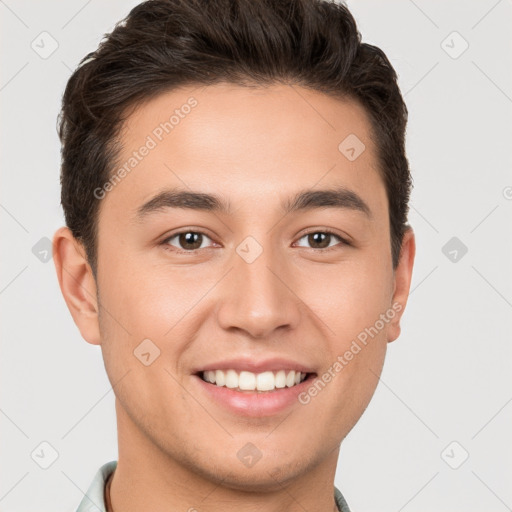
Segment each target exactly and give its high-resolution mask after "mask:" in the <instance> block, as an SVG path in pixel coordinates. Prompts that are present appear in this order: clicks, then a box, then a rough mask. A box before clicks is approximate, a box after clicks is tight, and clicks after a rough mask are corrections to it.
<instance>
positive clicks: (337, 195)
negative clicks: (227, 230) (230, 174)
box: [135, 187, 372, 222]
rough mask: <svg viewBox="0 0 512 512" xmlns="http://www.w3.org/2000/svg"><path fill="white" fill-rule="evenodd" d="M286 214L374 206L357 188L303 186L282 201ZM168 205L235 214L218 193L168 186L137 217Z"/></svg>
mask: <svg viewBox="0 0 512 512" xmlns="http://www.w3.org/2000/svg"><path fill="white" fill-rule="evenodd" d="M281 207H282V209H283V211H284V213H285V214H289V213H293V212H298V211H308V210H313V209H321V208H340V209H347V210H353V211H358V212H361V213H363V214H364V215H365V216H367V217H368V218H371V217H372V213H371V210H370V207H369V206H368V205H367V204H366V203H365V202H364V201H363V199H362V198H361V197H360V196H359V195H358V194H356V193H355V192H354V191H352V190H349V189H347V188H345V187H336V188H331V189H326V190H312V189H308V190H302V191H300V192H298V193H297V194H295V196H293V197H292V198H291V199H288V200H287V201H285V202H284V203H282V204H281ZM168 208H185V209H190V210H201V211H209V212H218V213H223V214H226V215H231V213H232V208H231V204H230V203H229V201H227V200H225V199H223V198H222V197H220V196H217V195H215V194H206V193H203V192H195V191H187V190H179V189H166V190H163V191H161V192H159V193H158V194H157V195H155V196H154V197H153V198H151V199H150V200H149V201H147V202H145V203H144V204H143V205H142V206H140V207H139V208H138V209H137V212H136V215H135V218H136V219H137V220H138V221H140V222H142V221H143V220H144V219H145V218H146V217H148V216H149V215H151V214H153V213H158V212H162V211H165V210H166V209H168Z"/></svg>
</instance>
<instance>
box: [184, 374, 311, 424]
mask: <svg viewBox="0 0 512 512" xmlns="http://www.w3.org/2000/svg"><path fill="white" fill-rule="evenodd" d="M192 377H193V378H194V379H195V380H196V381H197V382H198V383H199V385H200V386H201V388H202V389H204V391H205V392H206V393H207V394H208V396H210V397H211V398H212V399H213V400H214V401H215V402H216V403H218V404H219V405H221V406H222V407H225V408H227V409H229V410H230V411H232V412H234V413H236V414H240V415H243V416H250V417H262V416H272V415H274V414H278V413H280V412H282V411H285V410H286V409H288V408H289V407H291V406H292V405H293V404H294V403H299V399H298V395H299V394H300V393H301V392H303V391H305V390H306V389H307V388H308V387H309V386H310V385H311V381H312V379H313V378H314V374H309V375H308V377H307V378H306V380H304V381H302V382H301V383H300V384H296V385H295V386H292V387H291V388H288V387H286V388H279V389H274V390H273V391H263V392H257V391H235V390H233V389H230V388H227V387H225V386H222V387H221V386H216V385H215V384H211V383H210V382H205V381H204V380H203V379H201V377H199V375H193V376H192Z"/></svg>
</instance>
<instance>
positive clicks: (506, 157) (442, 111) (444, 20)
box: [0, 0, 512, 512]
mask: <svg viewBox="0 0 512 512" xmlns="http://www.w3.org/2000/svg"><path fill="white" fill-rule="evenodd" d="M136 3H138V2H136V1H121V0H116V1H113V0H109V1H108V2H106V1H103V2H100V1H99V0H89V1H84V0H71V1H67V2H57V1H44V2H43V1H39V2H35V1H32V2H29V1H28V0H18V1H16V0H0V16H1V28H0V34H1V36H0V37H1V39H2V41H1V44H2V46H1V47H2V50H3V51H2V63H1V75H0V102H1V109H2V110H1V116H2V118H1V119H2V123H1V128H0V129H1V158H2V169H1V170H2V176H1V178H2V187H1V196H0V222H1V240H2V244H1V259H2V265H1V273H0V301H1V311H2V322H1V358H0V378H1V381H0V393H1V395H0V432H1V436H0V443H1V444H0V447H1V453H0V464H1V469H0V471H1V473H0V511H2V512H7V511H10V512H14V511H16V512H32V511H41V510H53V511H72V510H75V508H76V506H77V505H78V503H79V501H80V500H81V499H82V496H83V492H85V491H86V489H87V487H88V486H89V484H90V481H91V479H92V477H93V475H94V473H95V472H96V470H97V469H98V468H99V466H100V465H102V464H103V463H105V462H107V461H109V460H114V459H116V458H117V448H116V443H117V439H116V431H115V416H114V408H113V406H114V396H113V393H112V390H111V388H110V385H109V382H108V380H107V378H106V375H105V371H104V367H103V362H102V359H101V353H100V349H99V348H98V347H94V346H91V345H89V344H87V343H86V342H85V341H84V340H83V339H82V338H81V336H80V334H79V331H78V329H77V328H76V326H75V325H74V323H73V321H72V318H71V316H70V314H69V312H68V309H67V307H66V305H65V303H64V300H63V299H62V297H61V294H60V290H59V287H58V283H57V279H56V275H55V269H54V266H53V261H52V260H51V259H49V258H50V257H51V254H50V255H47V256H46V259H47V261H46V262H45V261H44V260H45V252H44V251H45V247H46V246H45V243H46V244H47V243H48V241H45V240H44V239H45V237H46V238H48V239H51V238H52V235H53V233H54V231H55V230H56V229H57V228H58V227H59V226H61V225H62V224H63V216H62V212H61V208H60V205H59V198H60V190H59V179H58V178H59V158H60V156H59V149H60V147H59V141H58V138H57V134H56V129H55V126H56V116H57V112H58V109H59V102H60V97H61V94H62V92H63V89H64V86H65V83H66V81H67V79H68V77H69V75H70V72H71V70H72V69H73V68H74V67H75V66H76V65H77V63H78V61H79V59H80V58H81V57H82V56H84V55H85V54H86V53H87V52H89V51H91V50H93V49H95V48H96V46H97V44H98V42H99V40H100V38H101V36H102V34H104V33H105V32H109V31H110V30H112V29H113V27H114V23H115V22H116V21H118V20H120V19H121V18H122V17H124V16H125V15H126V14H127V13H128V11H129V9H130V8H131V7H132V6H133V5H135V4H136ZM347 3H348V6H349V7H350V8H351V10H352V12H353V13H354V15H355V17H356V19H357V21H358V24H359V28H360V31H361V32H362V35H363V39H364V40H365V41H367V42H370V43H373V44H376V45H378V46H380V47H381V48H382V49H383V50H384V51H385V52H386V54H387V55H388V56H389V58H390V60H391V61H392V63H393V65H394V66H395V68H396V70H397V72H398V74H399V77H400V86H401V88H402V92H403V94H404V95H405V100H406V102H407V105H408V108H409V111H410V122H409V127H408V140H407V147H408V156H409V160H410V163H411V168H412V171H413V175H414V183H415V188H414V191H413V196H412V202H411V214H410V222H411V224H412V225H413V227H414V229H415V231H416V237H417V257H416V265H415V269H414V277H413V284H412V294H411V297H410V301H409V304H408V306H407V310H406V314H405V317H404V320H403V322H402V325H403V330H402V335H401V337H400V338H399V339H398V340H397V341H395V342H394V343H393V344H391V345H390V347H389V352H388V356H387V360H386V364H385V367H384V372H383V374H382V378H381V382H380V384H379V386H378V388H377V392H376V394H375V397H374V399H373V401H372V402H371V404H370V406H369V408H368V410H367V411H366V412H365V414H364V415H363V417H362V419H361V420H360V422H359V424H358V425H357V426H356V427H355V429H354V430H353V431H352V432H351V433H350V434H349V436H348V437H347V439H346V440H345V441H344V443H343V444H342V450H341V456H340V461H339V465H338V472H337V475H336V485H338V486H339V487H340V488H341V490H342V492H343V493H344V495H345V497H346V498H347V501H348V503H349V504H350V506H351V508H352V509H353V511H354V512H362V511H379V512H399V511H402V510H403V511H405V512H413V511H426V510H431V511H433V510H435V511H436V512H443V511H450V512H456V511H464V512H484V511H485V512H502V511H506V510H512V508H511V507H512V489H511V485H510V482H512V442H511V435H510V432H511V423H512V403H511V401H512V386H511V380H512V379H511V368H510V367H511V364H510V363H511V360H512V358H511V344H510V318H511V316H510V313H511V307H512V280H511V266H510V262H511V253H512V250H511V249H512V243H511V237H510V213H511V208H512V176H511V173H510V167H511V151H510V145H511V141H512V137H511V131H512V130H511V116H510V113H511V105H512V99H511V98H512V83H511V67H510V62H511V61H512V60H511V55H510V54H511V44H510V35H509V34H510V29H511V23H510V22H511V13H512V2H511V1H510V0H500V1H496V0H479V1H473V2H467V1H462V0H460V1H455V0H450V1H443V2H427V1H426V0H415V1H414V2H413V1H407V0H400V1H387V2H382V1H380V2H379V1H376V0H375V1H370V0H364V1H357V2H355V1H349V2H347ZM454 31H455V32H457V33H458V34H454V33H453V32H454ZM42 32H47V33H48V34H49V35H46V34H43V35H40V34H41V33H42ZM56 44H58V47H57V48H56V49H55V51H54V52H53V53H52V54H51V55H47V54H45V52H46V53H49V52H50V51H51V50H52V49H53V48H52V45H53V46H55V45H56ZM466 45H469V46H468V48H467V49H466V50H465V51H464V52H462V51H463V50H464V48H465V47H466ZM43 57H45V58H43ZM453 237H456V239H455V240H451V239H452V238H453ZM41 239H43V240H42V241H41ZM450 240H451V242H450ZM447 243H448V245H446V244H447ZM34 247H35V249H34ZM464 247H466V248H467V253H466V254H463V252H464ZM454 251H455V252H454ZM41 260H43V261H41ZM313 428H314V427H313ZM312 435H315V432H314V430H313V432H312ZM43 441H45V442H48V443H50V445H51V446H52V447H53V448H54V449H55V450H56V452H57V453H58V458H57V460H56V461H55V462H54V463H53V464H52V465H51V466H50V467H49V468H48V469H42V468H41V467H40V465H41V464H43V465H44V464H48V463H50V462H51V453H52V452H51V449H50V448H48V447H47V446H46V445H43V446H42V447H41V446H40V443H41V442H43ZM453 442H455V443H453ZM34 450H35V454H36V455H34V458H32V457H31V453H33V452H34ZM37 454H39V455H40V456H39V457H37ZM41 454H44V456H43V455H41ZM467 454H468V455H469V457H468V458H467V460H465V461H464V462H463V460H464V458H465V457H466V455H467ZM36 461H37V462H36ZM462 462H463V463H462ZM461 463H462V464H461ZM455 467H458V468H457V469H454V468H455Z"/></svg>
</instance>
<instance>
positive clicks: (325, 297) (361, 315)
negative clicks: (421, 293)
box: [298, 260, 392, 348]
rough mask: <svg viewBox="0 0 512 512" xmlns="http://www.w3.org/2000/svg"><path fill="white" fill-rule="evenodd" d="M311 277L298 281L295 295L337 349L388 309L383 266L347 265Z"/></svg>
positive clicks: (387, 280)
mask: <svg viewBox="0 0 512 512" xmlns="http://www.w3.org/2000/svg"><path fill="white" fill-rule="evenodd" d="M311 275H313V276H314V278H311ZM311 275H310V276H303V277H304V279H302V280H301V279H299V281H298V282H299V283H300V282H302V285H301V289H300V292H299V293H298V295H299V296H300V297H301V299H302V300H303V301H304V302H305V303H306V304H307V305H308V306H309V308H310V309H311V311H313V313H315V315H316V316H317V317H318V318H319V319H321V320H322V322H323V323H324V328H325V332H326V335H328V337H329V338H332V339H335V340H338V341H337V344H339V345H340V347H339V348H342V347H343V345H344V344H345V343H346V342H347V341H349V340H351V339H353V338H355V337H357V335H358V334H359V333H360V332H361V331H363V330H364V329H365V328H368V327H371V326H372V325H374V324H375V322H376V321H377V320H378V319H379V316H380V315H381V314H382V313H385V311H386V310H387V309H388V308H389V307H390V297H391V296H392V285H391V283H392V280H391V278H390V276H391V271H390V270H388V269H387V268H383V265H382V263H380V265H379V264H377V263H375V262H372V261H371V260H369V261H366V262H365V261H360V262H347V264H346V265H345V264H341V265H336V266H334V265H332V266H331V268H329V267H324V268H321V269H319V270H318V272H313V273H312V274H311Z"/></svg>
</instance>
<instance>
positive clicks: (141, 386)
mask: <svg viewBox="0 0 512 512" xmlns="http://www.w3.org/2000/svg"><path fill="white" fill-rule="evenodd" d="M190 96H193V97H194V98H196V99H197V101H198V105H197V106H196V107H195V108H193V109H192V111H191V112H190V114H189V115H188V116H186V117H185V118H184V119H182V120H181V121H180V124H179V125H178V126H176V127H175V128H174V130H173V131H172V133H171V134H169V135H166V136H165V137H164V138H163V140H162V141H161V142H160V143H159V144H158V145H157V147H156V148H154V149H153V150H152V151H151V152H150V153H149V154H148V155H147V156H146V157H145V158H144V159H143V160H142V161H141V162H140V163H139V164H138V165H137V167H136V168H135V169H134V170H133V171H132V172H131V173H130V174H128V175H127V176H126V177H125V178H124V179H123V180H122V181H121V182H120V183H119V184H117V185H116V186H115V187H114V188H113V189H112V190H111V191H110V192H108V193H107V194H106V196H105V198H104V199H102V200H101V209H100V215H99V234H98V247H99V250H98V275H97V282H96V281H95V279H94V277H93V274H92V272H91V269H90V267H89V265H88V263H87V260H86V258H85V251H84V249H83V247H82V246H81V245H80V243H79V242H77V241H76V240H75V239H74V238H73V236H72V234H71V233H70V231H69V229H67V228H65V227H63V228H60V229H59V230H58V231H57V232H56V233H55V236H54V261H55V265H56V270H57V275H58V279H59V283H60V287H61V291H62V293H63V296H64V299H65V301H66V303H67V305H68V307H69V310H70V312H71V314H72V316H73V319H74V321H75V323H76V325H77V326H78V328H79V330H80V333H81V335H82V336H83V338H84V339H85V340H86V341H87V342H89V343H91V344H96V345H100V346H101V350H102V354H103V357H104V361H105V368H106V371H107V374H108V377H109V379H110V382H111V383H112V385H113V388H114V392H115V395H116V413H117V427H118V439H119V458H118V467H117V469H116V471H115V473H114V477H113V480H112V488H111V497H112V505H113V508H114V510H115V511H116V512H118V511H120V510H122V511H123V512H132V511H133V512H134V511H139V510H143V509H145V510H152V511H153V512H160V511H161V512H163V511H168V510H189V509H192V510H193V509H196V510H198V511H206V510H207V511H209V512H220V511H224V512H225V511H230V510H236V511H237V512H244V511H249V510H251V511H252V510H261V511H265V512H277V511H289V512H295V511H303V510H308V511H310V512H314V511H318V512H320V511H325V510H336V508H335V505H334V499H333V485H334V476H335V471H336V465H337V460H338V454H339V445H340V443H341V441H342V440H343V438H344V437H345V436H346V435H347V434H348V432H349V431H350V430H351V428H352V427H353V426H354V425H355V423H356V422H357V421H358V419H359V418H360V416H361V415H362V413H363V412H364V410H365V408H366V407H367V405H368V403H369V401H370V399H371V397H372V395H373V393H374V391H375V388H376V385H377V383H378V376H379V375H380V373H381V370H382V365H383V362H384V357H385V353H386V347H387V343H388V342H391V341H393V340H395V339H396V338H397V337H398V336H399V334H400V318H401V315H402V313H403V311H404V308H405V305H406V302H407V297H408V294H409V288H410V283H411V275H412V268H413V262H414V254H415V242H414V234H413V231H412V229H409V230H408V231H407V232H406V235H405V237H404V241H403V245H402V252H401V257H400V262H399V265H398V267H397V268H396V269H395V270H393V267H392V261H391V248H390V247H391V245H390V230H389V218H388V215H389V214H388V204H387V197H386V191H385V187H384V182H383V181H382V178H381V175H380V174H379V172H378V163H377V159H376V152H375V146H374V144H373V142H372V140H371V137H370V124H369V119H368V117H367V115H366V112H365V110H364V109H363V108H362V107H361V106H359V105H358V104H356V103H354V102H351V101H341V100H337V99H333V98H331V97H328V96H326V95H323V94H321V93H318V92H313V91H309V90H306V89H304V88H301V87H298V86H289V85H273V86H271V87H267V88H263V87H257V88H252V89H250V88H247V87H241V86H236V85H231V84H218V85H215V86H208V87H203V88H197V87H195V88H193V87H185V88H182V89H178V90H173V91H172V92H168V93H164V94H161V95H160V96H157V97H156V98H154V99H152V100H150V101H147V102H146V103H144V104H142V105H140V106H139V107H138V108H137V109H136V110H135V111H133V112H132V113H131V114H130V116H129V117H128V119H127V121H126V122H125V125H124V129H123V131H122V142H123V150H122V153H121V155H120V159H119V162H124V161H126V160H127V159H128V158H129V156H130V154H131V152H132V151H134V150H136V149H137V148H139V147H140V146H141V145H142V144H144V141H145V139H146V137H147V136H148V134H151V133H152V131H153V130H154V128H155V126H157V125H158V124H159V123H160V122H162V121H164V120H165V119H168V118H169V115H170V114H171V113H172V111H173V110H174V109H176V108H179V107H180V106H181V105H183V104H184V103H186V101H187V99H188V98H189V97H190ZM349 134H356V135H357V137H358V138H359V139H360V140H361V141H363V143H364V144H365V146H366V149H365V151H364V152H363V153H362V154H361V155H360V156H359V157H358V158H357V159H356V160H355V161H352V162H351V161H349V160H348V159H347V158H346V157H345V156H344V155H343V154H342V153H341V152H340V151H339V150H338V145H339V144H340V142H341V141H343V140H344V139H345V137H347V135H349ZM335 185H340V186H344V187H346V188H348V189H350V190H352V191H353V192H355V193H357V194H358V195H359V196H360V198H361V199H363V200H364V202H365V203H366V204H367V205H368V206H369V208H370V210H371V217H368V216H366V215H364V213H362V212H360V211H356V210H353V209H349V208H323V209H321V208H316V209H314V210H310V211H303V212H295V213H290V214H288V215H284V214H283V211H282V209H281V206H280V204H281V201H283V200H286V199H288V198H290V197H292V196H293V195H294V194H296V193H297V192H298V191H302V190H303V189H314V190H318V189H320V188H321V189H324V188H328V187H331V186H335ZM166 187H182V188H184V189H191V190H194V191H201V192H205V193H211V194H218V195H220V196H222V197H224V198H225V199H226V200H229V201H230V204H231V206H232V209H233V211H232V213H231V215H227V214H224V213H218V212H217V213H213V212H207V211H206V212H205V211H198V210H189V209H178V208H172V209H171V208H169V209H164V210H162V211H160V212H158V213H156V214H152V215H149V216H148V217H147V218H146V219H145V220H144V221H143V222H137V221H136V220H135V212H136V210H137V208H138V207H139V206H140V205H142V204H143V203H145V202H146V201H148V200H149V199H150V198H151V197H153V196H154V195H155V194H156V193H157V192H159V191H160V190H162V189H163V188H166ZM191 228H194V229H191ZM326 228H328V229H332V230H334V231H335V233H336V234H339V236H341V237H344V238H346V239H347V240H349V241H350V242H351V245H346V244H344V243H342V242H341V241H340V240H339V239H337V238H336V237H335V236H333V237H331V239H330V241H328V242H327V245H330V247H329V249H325V248H322V246H319V245H314V243H315V241H314V240H313V241H311V240H309V239H308V237H307V236H305V235H306V234H307V232H310V231H311V232H313V233H315V232H316V233H318V232H320V233H322V232H323V230H324V229H326ZM188 231H194V232H198V231H199V232H202V233H204V234H205V235H206V236H205V237H204V238H203V240H202V245H201V248H199V249H196V250H195V251H190V249H188V250H189V252H188V253H185V251H186V250H187V247H189V246H187V245H185V246H183V245H180V242H179V237H175V238H173V239H171V240H170V241H168V242H166V243H162V242H165V239H166V238H168V237H169V236H171V235H173V234H176V233H180V232H188ZM306 231H307V232H306ZM305 232H306V233H305ZM247 236H252V237H253V238H255V239H256V240H257V241H258V243H259V244H260V245H261V247H262V248H263V252H262V253H261V255H260V256H259V257H258V258H257V259H256V260H255V261H254V262H252V263H250V264H249V263H247V262H246V261H245V260H244V259H242V258H241V257H240V256H239V254H238V253H237V252H236V248H237V246H238V245H239V244H240V243H241V242H242V241H243V240H244V239H245V238H246V237H247ZM318 247H320V248H318ZM180 250H181V251H182V252H181V253H179V252H176V251H180ZM228 271H229V272H228ZM98 299H99V300H98ZM393 304H399V305H400V306H401V311H400V312H398V313H396V314H395V315H394V318H393V319H392V320H390V321H389V322H387V323H385V326H384V328H383V329H381V330H380V331H379V333H378V335H376V336H375V337H373V339H371V340H370V341H369V343H368V344H367V345H366V346H365V347H364V348H363V349H362V350H361V351H360V352H359V353H358V354H357V355H356V356H354V358H353V359H352V360H351V361H350V362H349V363H348V364H347V365H346V366H345V367H344V368H343V370H342V371H340V372H337V373H336V375H335V377H334V378H333V379H332V380H331V382H329V383H328V384H327V385H326V386H325V387H324V388H323V389H322V390H321V392H319V393H318V394H317V396H315V397H313V398H312V399H311V401H310V402H309V403H308V404H306V405H302V404H300V403H298V402H297V403H295V404H293V406H292V407H290V408H289V409H287V410H286V411H285V412H283V413H279V414H276V415H273V416H269V417H260V418H248V417H243V416H240V415H236V414H234V413H232V412H230V411H229V410H227V409H224V408H222V407H221V406H219V405H217V404H215V403H213V402H212V401H211V400H208V397H207V396H206V394H205V393H204V391H203V390H202V389H201V388H200V386H199V385H198V383H197V382H196V381H194V379H195V378H193V377H192V376H191V372H192V369H195V368H197V367H198V366H201V365H203V366H205V365H206V364H208V363H210V362H214V361H219V360H223V359H227V358H232V357H237V356H249V357H253V358H254V359H258V360H260V359H263V358H270V357H285V358H289V359H292V360H295V361H299V362H302V363H305V364H307V365H310V366H312V367H314V368H315V369H316V373H317V374H318V375H322V374H323V373H324V372H326V371H328V369H329V368H330V367H331V368H332V366H333V363H334V362H335V361H336V360H337V357H338V356H339V355H343V354H344V353H345V352H346V351H347V350H348V348H349V347H350V345H351V343H352V341H353V340H354V339H355V338H356V337H357V335H358V334H359V333H361V332H362V331H364V329H365V328H368V327H370V326H373V325H374V324H375V322H376V320H377V319H379V315H381V314H382V313H385V312H386V311H387V310H389V309H390V308H392V305H393ZM146 338H149V339H151V340H152V342H153V343H155V345H156V346H158V348H159V349H160V351H161V353H160V357H158V358H157V359H156V360H155V361H154V362H153V363H152V364H151V365H149V366H144V365H143V364H141V362H140V361H139V360H138V359H137V358H136V357H134V355H133V351H134V349H135V348H136V347H137V346H138V345H139V344H140V343H141V341H142V340H144V339H146ZM248 442H250V443H252V444H254V445H255V446H256V447H257V448H258V449H259V451H260V452H261V454H262V458H261V459H260V460H259V461H258V462H257V463H256V464H255V465H254V466H252V467H250V468H248V467H246V466H245V465H244V464H242V463H241V462H240V460H239V459H238V458H237V452H238V450H240V449H241V448H242V447H243V446H244V445H246V443H248Z"/></svg>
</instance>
